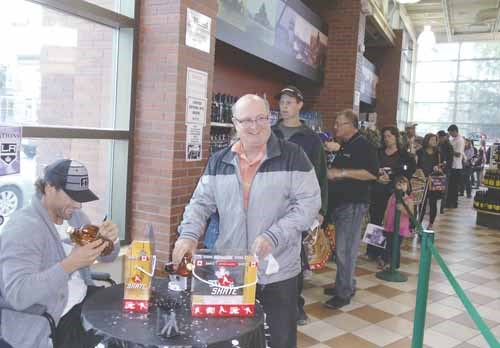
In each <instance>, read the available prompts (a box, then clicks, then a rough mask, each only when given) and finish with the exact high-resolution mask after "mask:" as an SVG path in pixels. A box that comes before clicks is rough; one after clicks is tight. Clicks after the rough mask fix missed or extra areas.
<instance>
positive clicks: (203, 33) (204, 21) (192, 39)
mask: <svg viewBox="0 0 500 348" xmlns="http://www.w3.org/2000/svg"><path fill="white" fill-rule="evenodd" d="M211 25H212V19H211V18H210V17H208V16H205V15H204V14H202V13H199V12H198V11H195V10H192V9H190V8H188V9H187V13H186V46H189V47H194V48H196V49H199V50H201V51H204V52H207V53H210V26H211Z"/></svg>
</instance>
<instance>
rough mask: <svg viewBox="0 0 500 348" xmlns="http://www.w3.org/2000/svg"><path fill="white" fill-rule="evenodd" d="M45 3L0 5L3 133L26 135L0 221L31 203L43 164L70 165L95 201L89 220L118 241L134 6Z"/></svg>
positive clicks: (98, 1)
mask: <svg viewBox="0 0 500 348" xmlns="http://www.w3.org/2000/svg"><path fill="white" fill-rule="evenodd" d="M45 3H46V5H47V6H42V5H39V4H38V3H36V1H34V2H31V1H24V0H12V1H5V2H0V47H1V49H0V124H2V125H21V126H23V147H22V154H21V173H20V174H18V175H10V176H5V177H0V214H2V215H4V216H6V217H7V218H8V217H9V216H10V215H11V214H12V213H13V212H14V211H15V210H17V209H20V208H21V207H22V206H24V205H26V204H27V203H28V202H29V200H30V197H31V194H32V193H33V182H34V180H35V179H36V177H37V176H39V175H41V174H42V173H43V168H44V167H45V166H46V165H47V164H49V163H51V162H52V161H54V160H56V159H59V158H73V159H77V160H80V161H81V162H83V163H84V164H85V165H86V166H87V167H88V169H89V172H90V185H91V188H92V189H93V190H94V191H95V192H96V193H97V195H98V196H99V197H100V200H99V201H98V202H95V203H92V204H86V205H85V207H84V208H85V210H86V211H87V212H88V213H89V215H90V218H91V219H92V220H93V221H96V222H98V221H101V220H102V218H103V217H104V216H105V215H107V216H108V217H110V218H112V219H113V220H114V221H116V222H117V223H118V224H119V225H120V231H121V236H120V237H121V239H125V237H126V236H125V223H126V216H125V212H126V203H125V202H126V191H127V178H128V175H129V173H128V168H129V166H128V162H127V159H128V142H129V138H130V127H129V125H130V124H131V119H132V118H133V113H132V112H131V107H130V105H131V103H130V101H131V98H132V83H131V81H132V56H133V54H132V53H133V40H134V20H133V18H131V17H133V10H131V9H133V8H134V0H127V1H123V0H122V1H115V0H109V1H106V0H94V1H90V2H87V1H72V2H71V3H70V4H71V5H68V3H69V2H64V1H56V0H54V1H46V2H45ZM101 6H103V7H101ZM124 14H126V15H124ZM0 233H1V226H0Z"/></svg>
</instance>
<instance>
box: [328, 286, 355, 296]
mask: <svg viewBox="0 0 500 348" xmlns="http://www.w3.org/2000/svg"><path fill="white" fill-rule="evenodd" d="M336 292H337V291H336V289H335V286H333V287H331V288H325V289H324V290H323V294H325V295H328V296H335V295H336ZM354 295H356V289H354V291H353V293H352V294H351V298H353V297H354Z"/></svg>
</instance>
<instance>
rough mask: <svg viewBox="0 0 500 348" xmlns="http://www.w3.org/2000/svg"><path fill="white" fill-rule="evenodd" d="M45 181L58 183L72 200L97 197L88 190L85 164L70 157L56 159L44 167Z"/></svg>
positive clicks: (87, 175)
mask: <svg viewBox="0 0 500 348" xmlns="http://www.w3.org/2000/svg"><path fill="white" fill-rule="evenodd" d="M44 179H45V181H47V182H49V183H53V184H58V185H60V186H61V187H62V190H63V191H64V192H66V194H67V195H68V196H70V197H71V199H72V200H74V201H76V202H79V203H85V202H91V201H96V200H98V199H99V197H97V196H96V195H95V194H94V193H93V192H92V191H90V190H89V173H88V171H87V168H85V166H84V165H83V164H82V163H80V162H78V161H73V160H70V159H62V160H58V161H56V162H54V163H52V164H49V165H48V166H47V167H46V168H45V176H44Z"/></svg>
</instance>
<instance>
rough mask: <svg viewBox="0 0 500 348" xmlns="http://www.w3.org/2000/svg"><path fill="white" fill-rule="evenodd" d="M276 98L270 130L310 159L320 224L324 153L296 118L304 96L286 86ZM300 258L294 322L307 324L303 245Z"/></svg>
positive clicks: (324, 195) (325, 181)
mask: <svg viewBox="0 0 500 348" xmlns="http://www.w3.org/2000/svg"><path fill="white" fill-rule="evenodd" d="M275 98H276V99H278V100H279V103H280V104H279V105H280V120H279V121H278V123H277V124H276V125H275V126H274V127H273V128H272V130H273V132H274V134H275V135H276V136H277V137H278V138H281V139H285V140H288V141H291V142H292V143H295V144H297V145H299V146H300V147H301V148H302V149H303V150H304V152H305V153H306V155H307V157H308V158H309V160H310V161H311V163H312V165H313V167H314V170H315V172H316V178H317V179H318V183H319V187H320V189H321V209H320V211H319V212H318V221H319V223H320V224H322V223H323V219H324V216H325V214H326V212H327V204H328V178H327V176H326V171H327V166H326V155H325V150H324V149H323V144H322V142H321V139H320V137H319V135H318V134H316V132H314V131H313V130H312V129H311V128H309V127H308V126H307V125H305V123H304V122H303V121H301V120H300V118H299V114H300V110H301V109H302V106H303V105H304V97H303V95H302V92H301V91H300V90H299V89H298V88H297V87H295V86H286V87H285V88H283V89H282V90H281V91H280V92H279V93H278V94H277V95H276V96H275ZM306 232H307V231H305V232H304V234H306ZM301 261H302V268H303V271H302V272H301V273H300V275H299V280H298V292H299V298H298V299H297V304H298V318H297V324H298V325H306V324H307V321H308V318H307V314H306V312H305V311H304V303H305V301H304V298H303V297H302V289H303V283H304V270H307V269H308V268H309V267H308V264H307V257H306V255H305V251H304V248H303V247H302V250H301Z"/></svg>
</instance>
